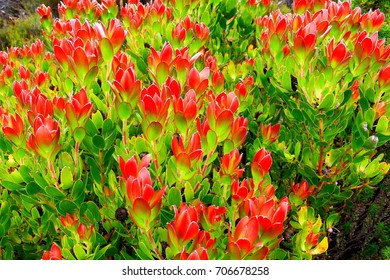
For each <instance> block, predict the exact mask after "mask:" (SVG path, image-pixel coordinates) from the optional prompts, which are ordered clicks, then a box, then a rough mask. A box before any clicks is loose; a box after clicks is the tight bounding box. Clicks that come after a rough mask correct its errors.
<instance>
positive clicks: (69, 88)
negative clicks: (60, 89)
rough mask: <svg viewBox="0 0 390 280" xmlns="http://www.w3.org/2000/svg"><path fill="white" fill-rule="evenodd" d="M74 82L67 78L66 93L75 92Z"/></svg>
mask: <svg viewBox="0 0 390 280" xmlns="http://www.w3.org/2000/svg"><path fill="white" fill-rule="evenodd" d="M73 86H74V85H73V82H72V80H71V79H70V78H66V80H65V83H64V89H65V92H66V93H68V94H69V93H71V92H73Z"/></svg>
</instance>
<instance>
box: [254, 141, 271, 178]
mask: <svg viewBox="0 0 390 280" xmlns="http://www.w3.org/2000/svg"><path fill="white" fill-rule="evenodd" d="M271 165H272V157H271V154H270V153H269V152H267V151H266V150H265V149H264V148H262V149H261V150H260V151H258V152H257V153H256V155H255V157H254V158H253V162H252V165H251V171H252V176H253V180H254V181H255V183H259V182H260V181H261V179H262V178H264V176H265V175H266V174H267V173H268V171H269V170H270V169H271Z"/></svg>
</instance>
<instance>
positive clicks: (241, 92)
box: [234, 81, 248, 100]
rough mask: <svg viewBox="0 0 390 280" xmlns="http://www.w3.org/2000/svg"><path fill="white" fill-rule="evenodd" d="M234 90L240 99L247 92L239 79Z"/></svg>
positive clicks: (243, 97) (242, 98)
mask: <svg viewBox="0 0 390 280" xmlns="http://www.w3.org/2000/svg"><path fill="white" fill-rule="evenodd" d="M234 92H235V94H236V95H237V96H238V97H239V98H240V100H244V99H245V97H246V95H247V93H248V91H247V89H246V86H245V84H244V83H243V82H242V81H239V82H238V83H237V84H236V88H235V89H234Z"/></svg>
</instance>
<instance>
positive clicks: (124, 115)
mask: <svg viewBox="0 0 390 280" xmlns="http://www.w3.org/2000/svg"><path fill="white" fill-rule="evenodd" d="M117 111H118V116H119V119H120V120H121V121H125V120H127V119H128V118H130V116H131V106H130V104H129V103H127V102H122V103H121V104H119V106H118V109H117Z"/></svg>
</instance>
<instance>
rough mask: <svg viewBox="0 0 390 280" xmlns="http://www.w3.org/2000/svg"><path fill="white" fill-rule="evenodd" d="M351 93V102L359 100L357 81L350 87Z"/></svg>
mask: <svg viewBox="0 0 390 280" xmlns="http://www.w3.org/2000/svg"><path fill="white" fill-rule="evenodd" d="M351 91H352V96H351V97H352V100H353V101H358V100H359V98H360V93H359V81H358V80H355V81H354V82H353V84H352V86H351Z"/></svg>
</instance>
